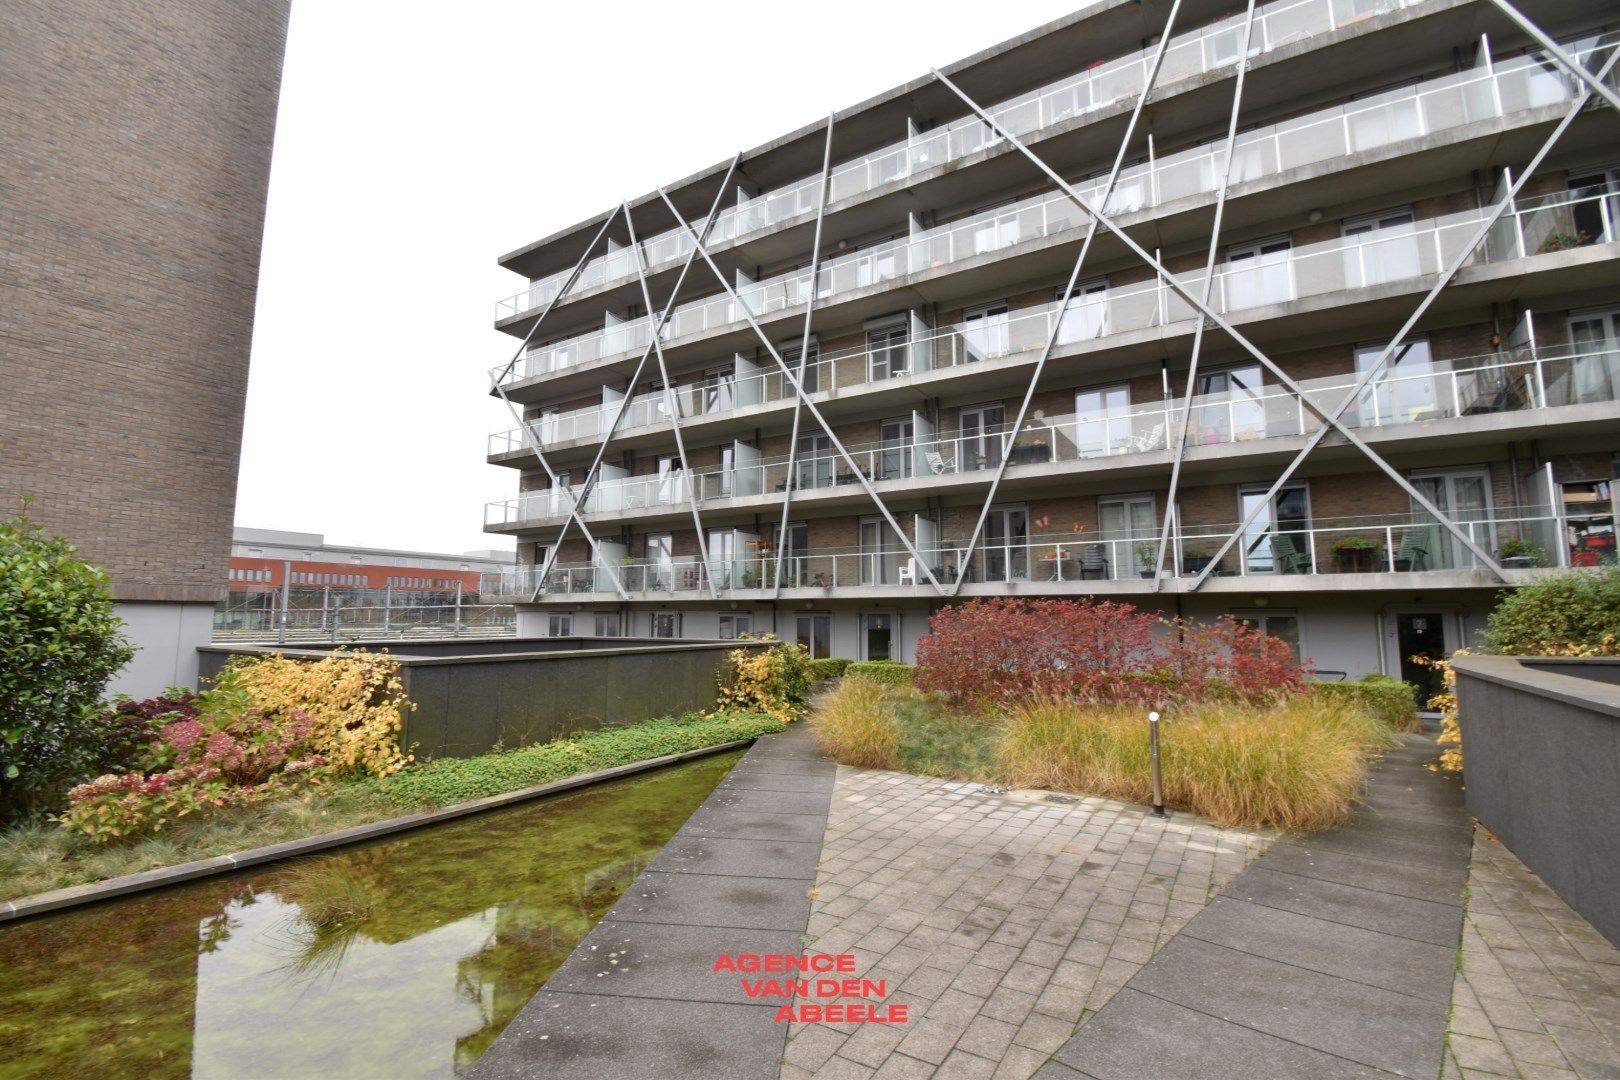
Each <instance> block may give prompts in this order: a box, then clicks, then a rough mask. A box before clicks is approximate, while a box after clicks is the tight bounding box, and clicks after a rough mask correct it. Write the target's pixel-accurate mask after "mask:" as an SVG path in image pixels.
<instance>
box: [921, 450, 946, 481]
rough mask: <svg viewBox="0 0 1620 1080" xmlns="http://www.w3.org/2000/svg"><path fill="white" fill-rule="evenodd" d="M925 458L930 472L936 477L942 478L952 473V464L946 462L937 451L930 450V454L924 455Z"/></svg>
mask: <svg viewBox="0 0 1620 1080" xmlns="http://www.w3.org/2000/svg"><path fill="white" fill-rule="evenodd" d="M923 457H924V459H925V460H926V461H927V462H928V469H929V471H930V472H932V473H933V474H934V475H935V476H940V475H943V474H944V473H948V472H950V471H951V463H950V462H948V461H946V460H945V459H944V457H942V456H941V455H940V454H939V453H938V452H937V451H932V450H930V451H929V452H928V453H926V454H924V455H923Z"/></svg>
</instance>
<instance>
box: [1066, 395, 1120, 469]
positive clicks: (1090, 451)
mask: <svg viewBox="0 0 1620 1080" xmlns="http://www.w3.org/2000/svg"><path fill="white" fill-rule="evenodd" d="M1130 411H1131V389H1130V387H1128V386H1104V387H1100V388H1098V389H1096V390H1081V391H1078V392H1077V393H1076V394H1075V395H1074V445H1075V449H1077V450H1078V451H1079V452H1080V454H1081V455H1082V456H1086V457H1089V456H1092V455H1096V454H1112V453H1116V452H1119V451H1122V450H1129V449H1131V448H1132V445H1133V435H1132V432H1131V422H1130V419H1129V416H1130Z"/></svg>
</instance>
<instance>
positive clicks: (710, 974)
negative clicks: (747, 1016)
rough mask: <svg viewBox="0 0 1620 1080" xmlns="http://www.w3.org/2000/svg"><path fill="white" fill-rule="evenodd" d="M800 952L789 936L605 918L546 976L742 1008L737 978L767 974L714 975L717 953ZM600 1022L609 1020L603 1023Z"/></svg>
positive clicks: (577, 985)
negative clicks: (737, 1005) (735, 1005)
mask: <svg viewBox="0 0 1620 1080" xmlns="http://www.w3.org/2000/svg"><path fill="white" fill-rule="evenodd" d="M799 950H800V941H799V934H798V933H797V932H794V931H787V930H737V929H733V928H730V927H722V928H714V927H704V926H666V925H653V924H648V923H633V922H616V921H611V922H610V921H608V920H603V921H602V922H600V923H598V924H597V926H596V929H594V930H592V931H591V932H590V933H589V934H587V935H586V937H585V940H584V941H582V942H580V946H579V948H577V949H575V950H574V952H573V954H572V955H570V956H569V958H568V959H567V960H566V961H564V962H563V965H562V967H560V968H558V969H557V971H556V973H555V974H553V975H552V976H551V978H550V979H549V980H548V981H547V982H546V988H547V989H548V990H558V991H564V992H568V993H576V994H603V995H610V996H621V995H622V996H630V997H644V998H661V999H665V1000H671V1001H709V1002H716V1003H721V1004H748V1003H750V1001H751V1000H752V999H750V998H749V997H748V996H747V995H746V994H745V993H744V992H743V989H742V987H741V985H740V979H742V978H744V977H746V978H748V979H763V978H771V977H772V976H769V975H764V974H761V975H748V976H740V975H736V974H732V973H729V972H716V971H714V970H713V969H714V962H715V958H716V957H718V956H720V955H721V954H723V953H724V954H731V955H736V954H739V953H797V952H799ZM781 977H785V976H781ZM754 1003H755V1004H757V1003H758V1002H757V1001H754ZM603 1022H604V1023H610V1022H613V1021H609V1020H607V1019H605V1018H604V1020H603Z"/></svg>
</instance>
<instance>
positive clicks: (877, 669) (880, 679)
mask: <svg viewBox="0 0 1620 1080" xmlns="http://www.w3.org/2000/svg"><path fill="white" fill-rule="evenodd" d="M915 672H916V669H915V668H913V667H912V666H911V665H910V664H902V663H900V662H899V661H896V660H861V661H858V662H856V663H853V664H850V665H849V666H848V667H847V668H845V669H844V674H845V675H859V676H860V677H861V678H863V679H869V680H871V681H872V682H875V683H880V684H882V685H884V686H912V685H914V683H913V681H912V680H913V676H914V674H915Z"/></svg>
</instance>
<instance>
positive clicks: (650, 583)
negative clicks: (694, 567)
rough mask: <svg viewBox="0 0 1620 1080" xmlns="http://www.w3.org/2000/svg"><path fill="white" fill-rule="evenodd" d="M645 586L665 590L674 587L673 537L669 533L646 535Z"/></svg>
mask: <svg viewBox="0 0 1620 1080" xmlns="http://www.w3.org/2000/svg"><path fill="white" fill-rule="evenodd" d="M647 587H648V588H649V589H663V590H664V591H666V592H667V591H669V590H671V589H673V588H674V587H675V538H674V537H673V536H671V535H670V534H669V533H649V534H648V536H647Z"/></svg>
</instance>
